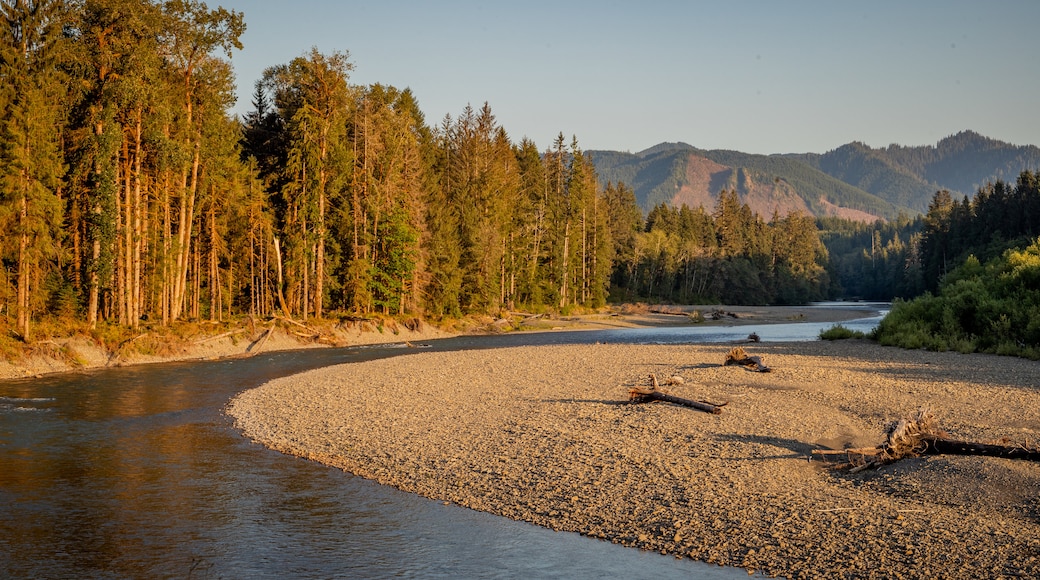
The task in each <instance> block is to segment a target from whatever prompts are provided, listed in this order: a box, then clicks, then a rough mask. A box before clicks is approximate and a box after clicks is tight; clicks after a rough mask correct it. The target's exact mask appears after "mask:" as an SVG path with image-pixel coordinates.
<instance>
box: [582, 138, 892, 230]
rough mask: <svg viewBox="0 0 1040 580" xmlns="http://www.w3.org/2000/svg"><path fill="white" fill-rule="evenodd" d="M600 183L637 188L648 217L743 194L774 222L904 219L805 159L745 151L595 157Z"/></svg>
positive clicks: (688, 149)
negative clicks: (777, 218) (663, 208)
mask: <svg viewBox="0 0 1040 580" xmlns="http://www.w3.org/2000/svg"><path fill="white" fill-rule="evenodd" d="M587 154H588V156H589V158H590V159H591V160H592V162H593V164H594V165H595V167H596V173H597V174H598V175H599V178H600V181H601V182H603V183H604V184H605V183H607V182H612V183H618V182H623V183H625V184H626V185H628V186H630V187H632V189H633V190H634V191H635V194H636V200H637V201H638V202H639V205H640V206H641V207H642V208H643V210H644V211H649V210H650V209H652V208H653V207H654V206H656V205H659V204H661V203H666V204H669V205H673V206H680V205H682V204H685V205H688V206H690V207H697V206H703V207H704V208H705V209H707V210H709V211H711V210H713V209H714V207H715V203H716V200H717V199H718V195H719V192H720V191H722V190H723V189H735V190H736V191H737V194H738V196H739V197H740V199H741V200H742V201H743V202H744V203H747V204H748V205H749V206H750V207H751V209H752V210H753V211H755V212H756V213H758V214H759V215H762V216H763V217H765V218H767V219H768V218H769V217H770V216H772V215H773V213H774V212H775V213H778V214H779V215H781V216H782V215H787V214H789V213H792V212H795V211H800V212H802V213H807V214H811V215H816V216H840V217H845V218H849V219H855V220H859V221H874V220H876V219H878V218H882V219H891V218H894V217H896V216H897V215H898V214H899V212H900V211H901V210H903V211H909V210H907V209H906V208H901V207H899V206H897V205H896V204H893V203H891V202H888V201H885V200H883V199H881V198H879V197H877V196H875V195H872V194H870V193H868V192H866V191H864V190H862V189H859V188H857V187H854V186H851V185H849V184H847V183H845V182H843V181H841V180H839V179H836V178H834V177H831V176H830V175H827V174H826V173H824V172H823V171H821V170H819V169H817V168H814V167H812V166H811V165H809V164H807V163H804V162H802V161H801V160H799V159H794V158H787V157H784V156H780V155H753V154H748V153H741V152H739V151H723V150H714V151H705V150H701V149H697V148H696V147H693V146H692V145H689V144H686V143H662V144H660V145H656V146H654V147H652V148H650V149H647V150H645V151H641V152H639V153H622V152H618V151H588V152H587Z"/></svg>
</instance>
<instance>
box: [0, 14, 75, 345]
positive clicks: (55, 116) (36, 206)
mask: <svg viewBox="0 0 1040 580" xmlns="http://www.w3.org/2000/svg"><path fill="white" fill-rule="evenodd" d="M0 18H2V22H0V26H2V28H0V81H2V83H3V87H4V88H3V89H0V90H2V91H3V95H2V96H0V106H2V108H0V113H2V115H0V223H2V224H3V226H4V227H3V231H4V232H5V233H4V235H3V237H5V238H6V237H8V236H9V237H11V238H13V241H14V243H13V244H10V245H9V244H8V243H4V247H5V248H10V247H12V246H13V247H15V248H16V249H15V255H14V256H13V259H14V263H15V266H16V278H17V280H16V286H17V299H16V303H15V304H16V309H17V321H16V329H17V332H18V334H19V335H20V336H21V337H22V339H23V340H26V341H28V340H29V324H30V319H31V318H32V313H33V311H34V310H36V309H38V308H39V307H41V306H42V305H43V302H44V299H45V297H44V295H43V292H42V284H41V281H42V278H43V275H44V273H43V271H44V269H45V268H46V267H47V266H48V265H49V259H50V258H52V257H53V252H54V248H55V247H56V244H55V241H56V238H57V237H58V231H59V226H60V222H61V216H62V208H61V202H60V198H59V190H60V187H61V179H62V177H63V173H64V168H63V166H62V155H61V148H60V141H59V139H60V133H59V132H57V131H55V130H54V128H55V127H56V126H60V125H61V124H62V122H61V121H62V114H63V111H62V109H61V104H62V103H63V101H64V95H63V92H64V82H63V79H62V78H61V76H60V73H59V66H60V65H61V64H62V63H61V59H62V58H63V57H64V54H63V50H64V38H63V36H62V26H63V24H64V23H65V12H64V5H63V3H61V2H57V1H52V0H51V1H48V0H39V1H33V0H13V1H6V0H5V1H3V2H0Z"/></svg>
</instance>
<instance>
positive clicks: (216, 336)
mask: <svg viewBox="0 0 1040 580" xmlns="http://www.w3.org/2000/svg"><path fill="white" fill-rule="evenodd" d="M240 332H242V329H241V328H237V329H235V330H231V331H228V332H225V333H223V334H216V335H213V336H207V337H206V338H200V339H199V340H196V341H195V344H204V343H207V342H209V341H211V340H217V339H221V338H224V337H225V336H231V335H233V334H238V333H240Z"/></svg>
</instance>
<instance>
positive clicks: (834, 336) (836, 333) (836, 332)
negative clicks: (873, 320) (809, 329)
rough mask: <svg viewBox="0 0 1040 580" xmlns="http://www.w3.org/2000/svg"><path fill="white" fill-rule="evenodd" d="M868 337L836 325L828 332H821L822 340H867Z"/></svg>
mask: <svg viewBox="0 0 1040 580" xmlns="http://www.w3.org/2000/svg"><path fill="white" fill-rule="evenodd" d="M866 337H867V335H866V334H864V333H862V332H860V331H858V330H851V329H849V328H846V327H844V326H842V325H841V324H835V325H834V326H832V327H830V328H828V329H827V330H821V331H820V339H821V340H846V339H849V338H866Z"/></svg>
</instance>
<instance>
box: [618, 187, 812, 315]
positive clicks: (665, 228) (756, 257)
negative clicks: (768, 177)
mask: <svg viewBox="0 0 1040 580" xmlns="http://www.w3.org/2000/svg"><path fill="white" fill-rule="evenodd" d="M643 230H644V231H642V232H639V233H637V234H636V236H635V245H634V251H633V252H632V253H631V254H624V256H626V257H625V258H622V259H618V260H617V261H616V262H615V265H614V276H613V280H614V281H615V285H614V286H613V287H612V289H611V292H612V298H614V299H615V300H622V299H623V300H632V299H638V300H649V301H656V302H674V303H685V304H696V303H719V302H722V303H727V304H803V303H806V302H809V301H812V300H819V299H821V298H823V297H824V293H825V291H826V290H827V288H828V285H829V281H828V280H829V279H828V276H827V272H826V271H825V269H824V264H826V261H827V252H826V249H825V248H824V247H823V245H822V244H821V243H820V239H819V235H818V232H817V230H816V224H815V222H814V220H812V219H811V218H809V217H808V216H804V215H799V214H791V215H788V216H785V217H783V218H780V217H777V216H774V219H773V220H772V221H770V222H769V223H766V222H765V221H763V220H762V218H761V217H760V216H758V215H756V214H754V213H753V212H752V211H751V208H750V207H748V206H747V204H743V203H741V202H740V201H739V199H738V198H737V196H736V194H735V193H734V192H733V191H724V192H722V193H721V194H720V196H719V203H718V205H717V206H716V209H715V213H714V215H712V214H708V213H707V212H705V211H704V209H703V208H697V209H695V210H691V209H690V208H688V207H686V206H683V207H681V208H679V209H674V208H670V207H668V206H667V205H664V204H661V205H658V206H657V207H655V208H654V209H653V210H652V211H651V212H650V214H649V215H648V216H647V218H646V224H645V226H644V228H643ZM619 255H621V254H619Z"/></svg>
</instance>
